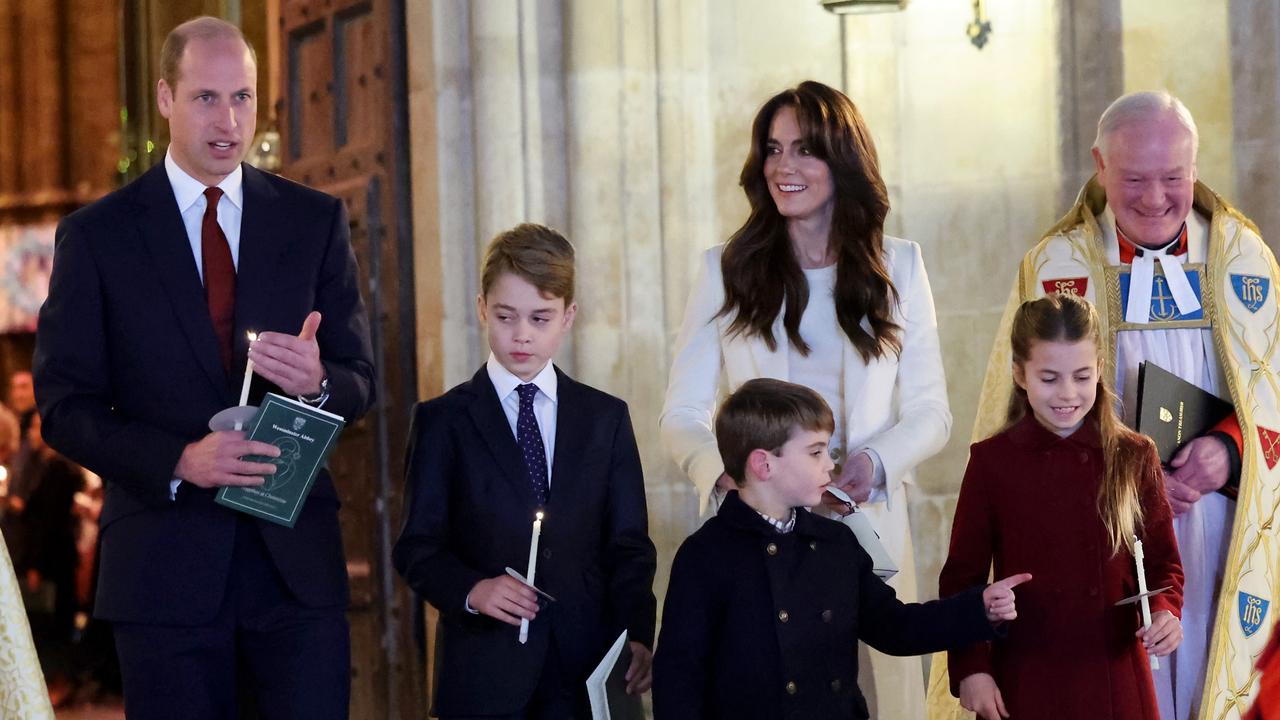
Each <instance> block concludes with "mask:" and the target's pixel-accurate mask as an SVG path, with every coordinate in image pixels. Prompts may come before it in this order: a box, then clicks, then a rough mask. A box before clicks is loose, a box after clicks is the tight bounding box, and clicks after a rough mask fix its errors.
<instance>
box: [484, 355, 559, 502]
mask: <svg viewBox="0 0 1280 720" xmlns="http://www.w3.org/2000/svg"><path fill="white" fill-rule="evenodd" d="M484 367H485V370H487V371H488V372H489V381H490V382H492V383H493V389H494V390H496V391H497V392H498V401H499V402H501V403H502V412H503V413H504V414H506V416H507V424H509V425H510V426H511V436H512V437H517V435H516V419H517V418H519V417H520V393H518V392H516V388H518V387H519V386H521V385H524V384H525V382H524V381H523V380H521V379H520V378H518V377H516V376H515V375H513V374H511V371H510V370H508V369H506V368H505V367H503V366H502V363H500V362H498V358H496V357H494V355H493V353H489V360H488V362H486V363H485V366H484ZM530 382H531V383H532V384H533V385H537V386H538V394H537V395H534V396H533V416H534V418H535V419H536V420H537V421H538V431H539V432H540V433H542V447H543V449H545V450H546V453H547V489H548V490H550V489H551V460H552V459H553V458H554V457H555V450H556V403H557V400H556V387H557V385H558V384H559V380H558V379H557V378H556V369H555V365H554V364H553V363H551V362H548V363H547V364H546V365H545V366H543V368H542V370H540V371H539V372H538V374H537V375H535V376H534V378H533V380H532V381H530Z"/></svg>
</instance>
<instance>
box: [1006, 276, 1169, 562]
mask: <svg viewBox="0 0 1280 720" xmlns="http://www.w3.org/2000/svg"><path fill="white" fill-rule="evenodd" d="M1081 340H1089V341H1092V342H1093V344H1094V346H1095V347H1097V348H1098V349H1099V358H1098V359H1099V363H1098V364H1099V369H1098V394H1097V397H1096V398H1095V399H1094V402H1093V407H1092V408H1091V409H1090V410H1089V413H1088V415H1087V416H1086V419H1085V421H1086V422H1093V423H1095V424H1096V425H1097V428H1098V435H1099V437H1101V439H1102V458H1103V466H1104V468H1105V470H1104V475H1103V480H1102V485H1101V487H1099V489H1098V514H1099V515H1100V516H1101V517H1102V524H1103V526H1104V527H1105V528H1106V530H1107V538H1108V539H1109V540H1110V541H1111V551H1112V554H1115V553H1118V552H1120V550H1121V549H1128V550H1132V549H1133V538H1134V536H1135V535H1139V534H1141V533H1142V503H1141V497H1142V483H1143V482H1144V476H1143V473H1142V470H1143V468H1144V467H1146V462H1145V460H1146V456H1147V454H1148V453H1149V452H1150V440H1148V439H1147V438H1145V437H1143V436H1142V435H1139V434H1138V433H1135V432H1133V431H1132V430H1130V429H1129V428H1127V427H1125V426H1124V423H1123V422H1121V420H1120V417H1119V415H1118V414H1117V413H1116V395H1115V392H1113V391H1112V389H1111V382H1110V381H1109V380H1108V379H1107V378H1106V377H1105V376H1106V373H1105V372H1103V367H1104V363H1102V362H1101V359H1102V357H1101V348H1102V324H1101V322H1100V321H1099V319H1098V313H1097V311H1096V310H1094V307H1093V305H1092V304H1091V303H1090V302H1089V301H1088V300H1085V299H1083V298H1080V297H1078V296H1076V295H1066V294H1053V295H1048V296H1045V297H1042V298H1040V299H1038V300H1031V301H1028V302H1025V303H1023V304H1022V307H1020V308H1018V312H1017V314H1016V315H1014V317H1013V331H1012V333H1011V334H1010V338H1009V341H1010V344H1011V346H1012V348H1013V363H1014V365H1016V366H1018V367H1025V366H1026V362H1027V359H1028V358H1029V357H1030V356H1031V348H1032V346H1033V345H1034V344H1035V343H1037V342H1068V343H1074V342H1079V341H1081ZM1029 410H1030V404H1029V403H1028V401H1027V393H1026V391H1025V390H1023V389H1022V388H1021V387H1019V386H1018V384H1017V383H1016V382H1015V383H1014V384H1013V393H1012V395H1010V397H1009V413H1008V425H1013V424H1014V423H1016V422H1018V421H1019V420H1021V419H1022V418H1023V417H1024V416H1025V415H1026V414H1027V412H1029Z"/></svg>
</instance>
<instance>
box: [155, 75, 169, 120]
mask: <svg viewBox="0 0 1280 720" xmlns="http://www.w3.org/2000/svg"><path fill="white" fill-rule="evenodd" d="M156 106H157V107H159V108H160V117H162V118H164V119H165V120H168V119H169V115H171V114H172V113H173V88H171V87H169V83H167V82H165V81H164V78H160V79H159V80H157V81H156Z"/></svg>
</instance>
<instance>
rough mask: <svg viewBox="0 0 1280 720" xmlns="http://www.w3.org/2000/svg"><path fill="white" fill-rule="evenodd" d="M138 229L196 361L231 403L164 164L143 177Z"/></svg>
mask: <svg viewBox="0 0 1280 720" xmlns="http://www.w3.org/2000/svg"><path fill="white" fill-rule="evenodd" d="M138 202H139V205H140V208H139V209H140V213H139V219H138V227H139V231H140V232H141V234H142V239H143V242H144V243H145V244H146V247H147V250H148V251H149V252H150V253H151V256H152V258H154V259H155V263H156V269H157V270H158V271H159V274H160V283H161V285H163V286H164V289H165V294H166V295H168V298H169V305H170V306H171V307H172V308H173V312H174V316H175V317H176V319H177V322H178V326H179V327H180V328H181V329H182V334H183V336H185V337H186V339H187V343H188V344H189V345H190V346H191V351H192V353H193V354H194V355H195V358H196V362H198V363H199V364H200V367H202V368H203V369H204V371H205V374H206V375H208V376H209V381H210V382H211V383H213V386H214V387H215V388H216V389H217V391H218V393H219V395H220V396H221V397H222V398H223V400H224V402H226V403H227V404H230V402H231V389H230V386H229V384H228V379H227V373H226V371H225V370H224V369H223V367H222V361H221V359H220V355H219V353H218V338H217V335H216V334H215V333H214V331H213V321H212V320H210V319H209V305H208V303H206V302H205V297H204V284H203V283H202V282H201V280H200V274H199V271H197V270H196V261H195V258H194V257H193V256H192V254H191V243H190V242H189V241H188V239H187V230H186V227H185V226H184V225H183V224H182V215H181V214H180V213H179V212H178V201H177V200H176V199H175V198H174V195H173V188H172V187H171V186H170V185H169V176H168V175H167V174H166V173H165V169H164V165H163V164H160V165H157V166H156V167H154V168H152V169H151V170H150V171H149V172H148V173H147V174H146V175H144V176H143V177H142V180H141V186H140V187H139V192H138Z"/></svg>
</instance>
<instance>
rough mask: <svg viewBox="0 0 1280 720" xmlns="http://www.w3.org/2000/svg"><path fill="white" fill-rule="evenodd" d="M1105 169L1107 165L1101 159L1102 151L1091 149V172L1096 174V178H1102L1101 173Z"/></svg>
mask: <svg viewBox="0 0 1280 720" xmlns="http://www.w3.org/2000/svg"><path fill="white" fill-rule="evenodd" d="M1106 169H1107V163H1106V161H1105V160H1103V159H1102V151H1101V150H1099V149H1098V148H1094V149H1093V171H1094V172H1096V173H1098V177H1099V178H1101V177H1102V172H1103V171H1104V170H1106Z"/></svg>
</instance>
